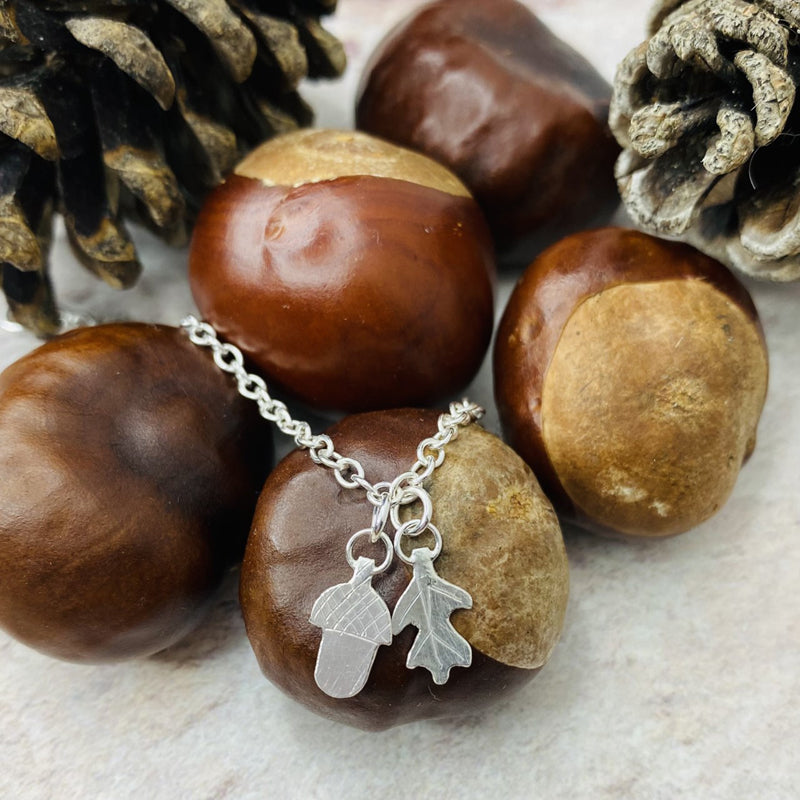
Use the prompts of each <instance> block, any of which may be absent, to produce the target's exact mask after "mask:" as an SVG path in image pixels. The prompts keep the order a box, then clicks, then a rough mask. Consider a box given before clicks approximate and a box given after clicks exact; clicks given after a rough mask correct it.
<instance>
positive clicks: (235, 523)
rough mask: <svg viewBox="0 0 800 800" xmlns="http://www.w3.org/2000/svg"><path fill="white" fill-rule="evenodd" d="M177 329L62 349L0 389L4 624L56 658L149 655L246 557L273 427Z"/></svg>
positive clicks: (123, 334)
mask: <svg viewBox="0 0 800 800" xmlns="http://www.w3.org/2000/svg"><path fill="white" fill-rule="evenodd" d="M254 411H255V409H254V407H252V404H250V403H248V402H247V401H245V400H244V399H242V398H240V397H239V396H238V395H237V393H236V390H235V387H234V385H233V384H232V382H231V380H230V378H229V376H226V375H224V374H223V373H221V372H220V370H219V369H217V367H216V366H215V365H214V363H213V361H212V359H211V358H210V355H209V354H208V353H207V352H203V351H201V350H199V349H198V348H197V347H196V346H195V345H193V344H191V343H190V342H189V341H188V338H187V337H186V335H185V334H184V333H182V332H181V331H178V330H177V329H175V328H168V327H163V326H156V325H142V324H115V325H104V326H101V327H97V328H86V329H82V330H77V331H74V332H72V333H68V334H65V335H63V336H60V337H58V338H56V339H53V340H51V341H50V342H48V343H47V344H45V345H44V346H42V347H40V348H39V349H37V350H35V351H34V352H32V353H31V354H29V355H27V356H25V357H24V358H22V359H20V360H19V361H17V362H16V363H15V364H13V365H11V366H10V367H8V369H6V370H5V372H3V374H2V375H1V376H0V440H2V442H3V447H2V450H0V486H2V490H0V491H1V492H2V502H0V626H2V627H3V628H4V629H5V630H6V631H8V632H9V633H10V634H11V635H13V636H15V637H17V638H18V639H20V640H21V641H22V642H24V643H26V644H28V645H30V646H31V647H35V648H36V649H37V650H41V651H42V652H45V653H48V654H50V655H53V656H57V657H58V658H64V659H68V660H73V661H90V662H96V661H109V660H115V659H122V658H129V657H133V656H141V655H148V654H150V653H153V652H156V651H158V650H161V649H163V648H165V647H167V646H169V645H170V644H172V643H173V642H175V641H177V640H178V639H179V638H181V637H182V636H183V635H184V634H186V633H187V632H188V631H189V630H191V629H192V628H193V627H194V626H195V625H196V624H197V622H198V621H199V620H200V618H201V616H202V614H203V612H204V611H205V609H206V607H207V606H208V604H209V601H210V599H211V598H212V595H213V593H214V590H215V589H216V588H217V586H218V584H219V582H220V580H221V578H222V576H223V573H224V571H225V570H226V569H227V568H228V567H229V566H230V565H231V564H232V563H234V562H235V561H237V560H238V559H239V558H240V557H241V554H242V552H243V549H244V539H245V537H246V533H247V528H248V526H249V523H250V519H251V514H252V509H253V507H254V505H255V500H256V497H257V493H258V490H259V488H260V483H261V481H262V480H263V477H264V474H265V473H266V470H267V468H268V466H269V462H270V459H271V447H270V436H269V429H268V426H267V425H266V424H264V423H263V421H261V420H260V419H259V418H258V415H257V413H254Z"/></svg>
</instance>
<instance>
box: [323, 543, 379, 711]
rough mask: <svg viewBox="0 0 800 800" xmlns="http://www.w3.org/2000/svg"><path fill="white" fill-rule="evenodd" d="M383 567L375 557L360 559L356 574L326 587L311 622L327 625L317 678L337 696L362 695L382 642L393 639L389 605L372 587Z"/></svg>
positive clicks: (326, 690)
mask: <svg viewBox="0 0 800 800" xmlns="http://www.w3.org/2000/svg"><path fill="white" fill-rule="evenodd" d="M380 571H381V570H380V568H376V566H375V562H374V561H373V560H372V559H371V558H363V557H362V558H359V559H358V560H356V561H355V563H354V565H353V577H352V578H351V579H350V580H349V581H348V582H347V583H339V584H337V585H336V586H331V588H330V589H326V590H325V591H324V592H323V593H322V594H321V595H320V596H319V597H318V598H317V600H316V602H315V603H314V607H313V609H312V610H311V618H310V621H311V623H312V624H314V625H316V626H317V627H319V628H322V641H321V642H320V646H319V650H318V651H317V665H316V668H315V669H314V680H315V681H316V682H317V686H319V688H320V689H322V691H323V692H325V694H328V695H330V696H331V697H337V698H343V697H353V696H354V695H356V694H358V693H359V692H360V691H361V689H362V688H363V687H364V684H365V683H366V682H367V678H368V677H369V673H370V670H371V669H372V664H373V662H374V661H375V655H376V653H377V652H378V647H380V645H382V644H391V641H392V630H391V628H392V623H391V614H390V613H389V608H388V607H387V605H386V603H385V602H384V601H383V600H382V599H381V597H380V595H379V594H378V593H377V592H376V591H375V589H373V588H372V576H373V575H374V574H376V572H380Z"/></svg>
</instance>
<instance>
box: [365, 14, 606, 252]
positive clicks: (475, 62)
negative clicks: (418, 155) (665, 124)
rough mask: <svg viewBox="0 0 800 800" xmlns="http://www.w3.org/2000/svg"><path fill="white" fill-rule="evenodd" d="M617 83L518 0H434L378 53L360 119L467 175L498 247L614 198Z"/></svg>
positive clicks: (595, 214)
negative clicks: (612, 108)
mask: <svg viewBox="0 0 800 800" xmlns="http://www.w3.org/2000/svg"><path fill="white" fill-rule="evenodd" d="M610 98H611V87H610V86H609V85H608V84H607V83H606V81H605V80H604V79H603V78H602V77H601V76H600V75H599V74H598V73H597V72H596V71H595V70H594V68H593V67H592V66H591V65H590V64H589V63H588V62H587V61H586V60H585V59H584V58H583V57H582V56H580V55H579V54H578V53H576V52H575V51H574V50H573V49H572V48H570V47H569V46H568V45H566V44H565V43H564V42H562V41H561V40H560V39H558V38H557V37H556V36H554V35H553V34H552V33H551V32H550V30H549V29H548V28H547V27H546V26H545V25H544V24H542V23H541V22H540V21H539V20H538V19H537V18H536V17H535V16H534V14H533V13H532V12H531V11H530V10H529V9H528V8H527V7H526V6H525V5H523V4H522V3H519V2H516V0H439V2H434V3H429V4H427V5H424V6H423V7H422V8H420V9H418V10H417V11H415V12H413V13H412V15H411V16H410V17H409V18H408V19H407V20H405V21H404V22H402V23H401V24H400V25H399V26H398V27H397V28H396V29H394V30H393V31H392V32H390V34H389V35H388V36H387V37H386V39H385V40H384V41H383V42H382V43H381V44H380V45H379V46H378V48H377V50H376V52H375V53H374V55H373V56H372V58H371V60H370V62H369V64H368V65H367V68H366V70H365V74H364V77H363V79H362V85H361V88H360V93H359V98H358V102H357V108H356V125H357V127H358V128H359V129H361V130H365V131H368V132H370V133H373V134H375V135H376V136H383V137H385V138H387V139H389V140H391V141H393V142H397V143H398V144H402V145H405V146H406V147H412V148H414V149H417V150H419V151H421V152H423V153H426V154H427V155H429V156H430V157H431V158H434V159H436V160H437V161H440V162H441V163H442V164H445V165H447V166H448V167H450V169H452V170H453V172H455V173H456V174H457V175H458V176H459V177H460V178H461V179H462V180H463V181H464V183H465V184H466V185H467V186H468V187H469V189H470V191H471V192H472V193H473V194H474V196H475V198H476V200H477V201H478V203H479V204H480V206H481V208H482V209H483V211H484V213H485V214H486V217H487V219H488V221H489V226H490V228H491V231H492V234H493V235H494V237H495V240H496V241H497V243H498V244H499V245H500V246H501V247H505V248H510V247H512V246H514V245H519V244H522V249H523V251H524V250H526V249H530V248H526V246H525V242H524V241H523V240H524V239H525V238H529V237H531V236H532V235H533V234H540V233H541V232H542V231H544V230H547V231H550V230H552V229H553V226H554V225H559V226H561V227H562V228H567V229H569V228H572V229H574V228H575V227H576V226H582V227H585V226H586V224H587V222H588V221H589V220H592V219H595V220H597V219H598V218H599V217H600V216H601V215H608V216H610V214H611V212H612V211H613V210H614V209H615V208H616V206H617V205H618V202H619V198H618V195H617V190H616V186H615V183H614V178H613V172H614V161H615V159H616V156H617V155H618V153H619V148H618V146H617V145H616V143H615V142H614V138H613V136H612V135H611V133H610V131H609V128H608V125H607V122H606V120H607V118H608V106H609V102H610Z"/></svg>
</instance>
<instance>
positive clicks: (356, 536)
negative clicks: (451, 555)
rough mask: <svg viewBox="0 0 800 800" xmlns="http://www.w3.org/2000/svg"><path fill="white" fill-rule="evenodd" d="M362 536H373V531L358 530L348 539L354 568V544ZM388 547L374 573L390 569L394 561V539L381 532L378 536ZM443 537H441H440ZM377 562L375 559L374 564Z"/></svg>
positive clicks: (350, 561) (348, 554)
mask: <svg viewBox="0 0 800 800" xmlns="http://www.w3.org/2000/svg"><path fill="white" fill-rule="evenodd" d="M362 536H369V537H370V538H372V531H371V530H370V529H369V528H364V529H363V530H360V531H357V532H356V533H354V534H353V535H352V536H351V537H350V538H349V539H348V540H347V547H346V548H345V551H344V552H345V555H346V556H347V563H348V564H349V565H350V566H351V568H352V569H355V568H356V559H355V558H353V545H354V544H355V543H356V541H357V540H358V539H360V538H361V537H362ZM378 538H379V539H380V540H381V541H382V542H383V544H384V546H385V547H386V558H384V559H383V562H382V563H381V564H380V565H379V566H375V567H373V568H372V574H373V575H377V574H378V573H380V572H385V571H386V570H387V569H389V565H390V564H391V563H392V556H393V555H394V547H392V540H391V539H390V538H389V536H388V534H386V533H383V532H381V535H380V536H379V537H378ZM440 538H441V537H440ZM374 563H375V562H374V561H373V564H374Z"/></svg>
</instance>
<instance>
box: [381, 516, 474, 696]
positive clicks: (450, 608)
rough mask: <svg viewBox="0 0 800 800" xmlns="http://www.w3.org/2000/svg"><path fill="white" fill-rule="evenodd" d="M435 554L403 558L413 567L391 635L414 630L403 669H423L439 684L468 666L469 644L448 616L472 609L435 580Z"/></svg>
mask: <svg viewBox="0 0 800 800" xmlns="http://www.w3.org/2000/svg"><path fill="white" fill-rule="evenodd" d="M437 533H438V532H437ZM398 550H399V547H398ZM436 555H437V553H435V552H433V551H431V550H429V549H428V548H426V547H420V548H417V549H415V550H414V551H413V552H412V553H411V557H410V558H408V557H406V558H405V559H404V560H407V561H409V562H410V563H411V564H412V565H413V567H414V577H413V578H412V579H411V583H409V584H408V586H407V587H406V590H405V591H404V592H403V594H402V595H401V596H400V599H399V600H398V601H397V605H396V606H395V608H394V614H393V615H392V633H394V634H395V635H396V634H398V633H400V631H401V630H403V628H405V627H406V626H407V625H413V626H414V627H415V628H417V629H418V631H419V632H418V633H417V637H416V639H414V644H413V645H412V646H411V650H410V651H409V653H408V658H407V659H406V666H407V667H408V668H409V669H413V668H414V667H425V669H427V670H428V671H429V672H430V673H431V675H432V676H433V680H434V682H435V683H437V684H439V685H441V684H443V683H447V679H448V678H449V677H450V670H451V669H452V668H453V667H468V666H470V664H472V648H471V647H470V644H469V642H468V641H467V640H466V639H465V638H464V637H463V636H461V634H460V633H459V632H458V631H457V630H456V629H455V628H454V627H453V625H452V623H451V622H450V615H451V614H452V613H453V612H454V611H455V610H456V609H458V608H472V596H471V595H470V594H469V592H467V591H465V590H464V589H462V588H461V587H459V586H456V585H455V584H452V583H450V582H449V581H446V580H444V578H440V577H439V575H438V574H437V573H436V570H435V569H434V568H433V560H434V558H435V557H436Z"/></svg>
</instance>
